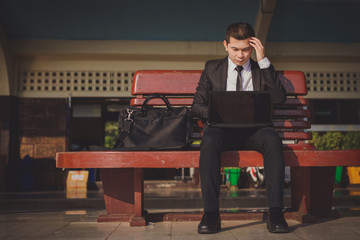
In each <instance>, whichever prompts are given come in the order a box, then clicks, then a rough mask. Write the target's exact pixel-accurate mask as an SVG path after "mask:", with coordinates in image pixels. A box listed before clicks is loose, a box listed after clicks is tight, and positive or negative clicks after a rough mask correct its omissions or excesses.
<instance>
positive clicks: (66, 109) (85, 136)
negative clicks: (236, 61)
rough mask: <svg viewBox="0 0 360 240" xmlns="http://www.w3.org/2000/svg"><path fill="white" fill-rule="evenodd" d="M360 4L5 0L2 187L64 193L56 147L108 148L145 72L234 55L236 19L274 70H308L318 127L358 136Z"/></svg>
mask: <svg viewBox="0 0 360 240" xmlns="http://www.w3.org/2000/svg"><path fill="white" fill-rule="evenodd" d="M359 11H360V1H358V0H342V1H340V0H329V1H326V0H312V1H310V0H259V1H254V0H236V1H234V0H229V1H226V2H221V1H205V0H199V1H165V0H150V1H144V0H139V1H112V0H102V1H96V0H86V1H85V0H76V1H70V0H61V1H60V0H55V1H38V0H31V1H28V0H1V1H0V113H1V114H0V126H1V128H0V130H1V138H0V144H1V145H0V146H1V148H0V155H1V156H0V191H5V190H7V191H18V190H46V189H62V188H63V185H64V182H65V181H64V173H63V172H62V171H61V169H56V168H55V161H54V158H55V153H56V152H57V151H65V150H82V149H85V148H86V146H88V145H92V144H96V145H104V144H106V143H108V144H109V141H110V143H111V137H112V133H113V132H114V131H113V130H112V126H113V124H114V122H116V121H117V112H118V111H119V109H120V108H121V107H122V106H124V105H127V104H128V103H129V99H130V98H131V93H130V92H131V83H132V77H133V75H134V73H135V72H136V71H137V70H143V69H188V70H199V69H203V67H204V63H205V61H206V60H209V59H214V58H221V57H224V56H226V52H225V50H224V48H223V46H222V41H223V36H224V33H225V29H226V27H227V25H228V24H230V23H233V22H237V21H245V22H249V23H250V24H252V25H253V26H254V28H255V31H256V34H257V36H258V37H259V38H260V39H261V40H262V42H263V43H264V45H265V46H266V50H267V56H268V57H269V59H270V60H271V62H272V63H273V64H274V65H275V67H276V69H277V70H300V71H303V72H305V74H306V77H307V82H308V90H309V94H308V96H307V98H308V99H310V103H311V104H310V108H311V109H310V111H311V121H312V123H313V128H312V130H314V131H317V130H324V129H325V130H327V129H330V128H332V129H334V130H340V131H349V130H352V131H359V130H360V100H359V99H360V32H359V31H358V30H357V28H356V26H357V24H358V23H360V16H359V14H358V12H359ZM186 174H188V173H186ZM178 175H181V172H179V171H178V170H175V169H171V170H167V171H161V170H158V171H157V170H154V171H153V172H149V173H148V175H147V178H149V179H151V178H159V179H169V178H173V177H174V176H178ZM92 177H93V180H96V178H99V176H98V175H97V174H96V171H94V175H93V176H92Z"/></svg>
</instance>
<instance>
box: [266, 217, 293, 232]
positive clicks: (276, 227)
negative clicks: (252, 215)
mask: <svg viewBox="0 0 360 240" xmlns="http://www.w3.org/2000/svg"><path fill="white" fill-rule="evenodd" d="M267 229H268V230H269V232H271V233H288V232H289V226H288V224H287V222H286V220H285V218H284V214H283V213H282V212H277V213H269V215H268V218H267Z"/></svg>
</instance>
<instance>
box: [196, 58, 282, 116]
mask: <svg viewBox="0 0 360 240" xmlns="http://www.w3.org/2000/svg"><path fill="white" fill-rule="evenodd" d="M250 63H251V73H252V82H253V87H254V91H269V92H270V93H271V96H272V100H273V102H275V103H282V102H284V101H285V99H286V91H285V88H284V86H283V85H282V84H281V82H280V80H279V78H278V77H277V74H276V73H275V69H274V67H273V66H272V65H271V66H270V67H268V68H265V69H260V67H259V65H258V64H257V63H256V62H254V61H253V60H252V59H250ZM227 72H228V57H226V58H224V59H217V60H210V61H208V62H206V64H205V69H204V70H203V72H202V74H201V77H200V81H199V83H198V86H197V88H196V93H195V96H194V101H193V104H192V107H191V111H192V114H193V116H195V117H199V118H201V119H202V120H206V119H207V118H208V105H209V91H226V82H227Z"/></svg>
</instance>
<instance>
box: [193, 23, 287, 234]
mask: <svg viewBox="0 0 360 240" xmlns="http://www.w3.org/2000/svg"><path fill="white" fill-rule="evenodd" d="M224 47H225V49H226V51H227V52H228V57H226V58H224V59H218V60H211V61H208V62H207V63H206V64H205V69H204V70H203V72H202V75H201V78H200V81H199V83H198V87H197V88H196V94H195V96H194V102H193V105H192V113H193V114H194V116H197V117H199V118H201V119H202V120H203V121H205V122H206V120H207V118H208V104H209V100H208V96H209V91H268V92H270V93H271V96H272V99H273V101H274V102H275V103H281V102H284V101H285V99H286V91H285V89H284V87H283V85H282V84H281V82H280V80H279V78H278V77H277V75H276V73H275V69H274V67H273V66H272V65H271V63H270V61H269V60H268V59H267V58H266V57H265V49H264V47H263V45H262V44H261V42H260V40H259V39H257V38H255V33H254V30H253V28H252V27H251V26H250V25H249V24H248V23H234V24H231V25H229V26H228V28H227V31H226V35H225V40H224ZM253 49H255V51H256V58H257V63H256V62H255V61H253V60H252V59H250V57H251V54H252V51H253ZM235 107H236V106H234V108H235ZM235 149H249V150H256V151H259V152H261V153H262V154H263V157H264V167H265V183H266V191H267V197H268V204H269V217H268V222H267V228H268V230H269V231H270V232H288V225H287V223H286V221H285V219H284V215H283V213H282V209H283V207H284V206H283V189H284V186H283V184H284V157H283V150H282V142H281V139H280V137H279V135H278V134H277V132H276V131H275V130H274V128H272V127H264V128H243V129H240V128H239V129H228V128H216V127H211V126H208V125H207V124H204V135H203V140H202V143H201V153H200V179H201V190H202V195H203V201H204V215H203V218H202V220H201V222H200V224H199V227H198V233H216V232H218V231H220V230H221V222H220V214H219V195H220V156H221V152H222V151H224V150H235Z"/></svg>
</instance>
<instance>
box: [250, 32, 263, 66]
mask: <svg viewBox="0 0 360 240" xmlns="http://www.w3.org/2000/svg"><path fill="white" fill-rule="evenodd" d="M250 45H251V46H252V47H253V48H254V49H255V52H256V58H257V61H258V62H260V61H261V60H262V59H264V58H265V48H264V46H263V45H262V43H261V41H260V40H259V39H258V38H256V37H252V38H250Z"/></svg>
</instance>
